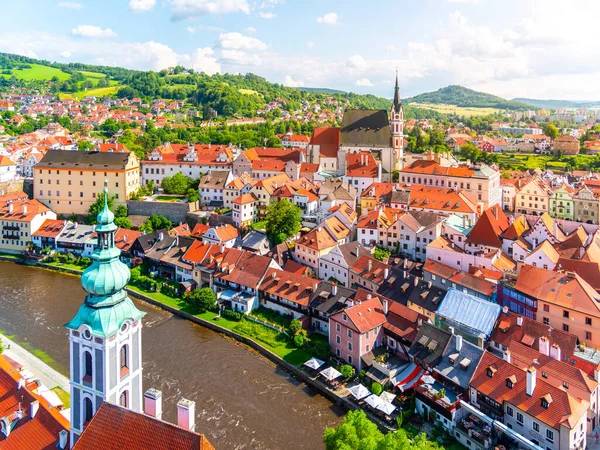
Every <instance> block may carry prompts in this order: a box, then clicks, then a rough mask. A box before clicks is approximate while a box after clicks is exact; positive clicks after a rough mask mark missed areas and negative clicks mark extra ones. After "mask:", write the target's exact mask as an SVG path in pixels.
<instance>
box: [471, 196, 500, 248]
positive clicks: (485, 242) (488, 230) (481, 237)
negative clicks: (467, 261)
mask: <svg viewBox="0 0 600 450" xmlns="http://www.w3.org/2000/svg"><path fill="white" fill-rule="evenodd" d="M508 227H509V225H508V218H507V217H506V215H505V214H504V211H502V208H501V207H500V205H493V206H491V207H489V208H488V209H486V210H485V211H484V212H483V214H482V215H481V217H479V219H478V220H477V222H475V226H473V228H472V229H471V231H470V232H469V235H468V236H467V243H468V244H473V245H482V246H486V247H494V248H502V241H501V240H500V235H501V234H502V233H503V232H504V231H505V230H506V229H507V228H508Z"/></svg>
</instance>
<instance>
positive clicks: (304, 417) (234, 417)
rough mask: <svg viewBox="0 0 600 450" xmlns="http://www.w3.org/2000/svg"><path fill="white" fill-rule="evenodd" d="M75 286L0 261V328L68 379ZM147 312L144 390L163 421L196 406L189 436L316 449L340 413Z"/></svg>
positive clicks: (217, 339) (172, 319) (227, 348)
mask: <svg viewBox="0 0 600 450" xmlns="http://www.w3.org/2000/svg"><path fill="white" fill-rule="evenodd" d="M83 298H84V291H83V289H82V288H81V285H80V279H79V278H78V277H74V276H68V275H63V274H60V273H55V272H51V271H47V270H42V269H38V268H31V267H26V266H20V265H17V264H13V263H10V262H2V261H0V329H2V330H3V331H4V332H5V333H7V334H11V335H15V337H16V339H17V340H18V341H25V342H28V343H29V344H30V345H32V346H33V347H35V348H37V349H40V350H43V351H44V352H46V353H47V354H48V355H49V356H50V357H51V358H53V359H54V360H55V361H56V362H57V363H58V364H59V365H60V366H61V369H60V370H61V372H62V373H64V374H65V375H66V376H68V375H69V373H68V364H69V355H68V336H67V332H66V330H65V329H64V328H63V324H65V323H66V322H68V321H69V320H70V319H71V318H72V317H73V315H74V314H75V312H76V311H77V308H78V307H79V305H80V304H81V303H82V301H83ZM135 303H136V305H137V307H138V308H139V309H140V310H142V311H144V312H146V313H147V314H146V316H145V317H144V329H143V334H142V346H143V358H144V365H143V367H144V390H146V389H148V388H150V387H153V388H157V389H160V390H161V391H162V392H163V419H165V420H167V421H169V422H176V420H177V407H176V404H177V401H178V400H179V399H180V398H181V397H185V398H188V399H190V400H194V401H195V402H196V430H197V431H198V432H200V433H204V434H205V435H206V436H207V437H208V438H209V440H210V441H211V443H212V444H213V445H214V446H215V448H216V449H217V450H221V449H317V448H323V444H322V434H323V430H324V428H325V427H326V426H332V425H335V424H337V423H339V422H340V421H341V419H342V414H343V413H344V411H343V410H342V409H341V408H338V407H336V406H334V405H333V404H332V403H331V402H330V401H329V400H327V399H325V398H324V397H322V396H320V395H319V394H318V393H316V392H314V390H313V389H311V388H309V387H307V386H306V385H304V384H302V383H299V382H298V381H296V380H295V379H293V378H292V377H290V376H289V375H287V374H286V373H285V372H284V371H282V370H281V369H279V368H277V367H275V366H274V365H273V364H272V363H271V362H270V361H268V360H266V359H264V358H263V357H261V356H259V355H257V354H255V353H254V352H252V351H251V350H250V349H249V348H248V347H246V346H243V345H241V344H238V343H237V342H235V341H232V340H230V339H227V338H225V337H223V336H221V335H220V334H218V333H215V332H213V331H211V330H208V329H205V328H203V327H201V326H198V325H195V324H192V323H190V322H188V321H186V320H184V319H180V318H178V317H177V316H173V315H172V314H170V313H167V312H165V311H162V310H160V309H157V308H154V307H152V306H150V305H147V304H145V303H143V302H139V301H135Z"/></svg>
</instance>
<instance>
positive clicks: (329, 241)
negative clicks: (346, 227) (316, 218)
mask: <svg viewBox="0 0 600 450" xmlns="http://www.w3.org/2000/svg"><path fill="white" fill-rule="evenodd" d="M337 243H338V242H337V240H335V239H334V237H333V236H332V235H331V233H330V232H329V231H328V230H327V229H326V228H325V227H322V226H318V227H316V228H314V229H312V230H311V231H309V232H308V233H306V234H305V235H304V236H302V237H301V238H300V239H298V240H297V241H296V245H303V246H305V247H308V248H310V249H313V250H324V249H326V248H331V247H335V246H336V245H337Z"/></svg>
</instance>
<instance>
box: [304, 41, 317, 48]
mask: <svg viewBox="0 0 600 450" xmlns="http://www.w3.org/2000/svg"><path fill="white" fill-rule="evenodd" d="M314 45H315V43H314V42H313V41H309V42H307V43H306V46H307V47H308V48H313V46H314Z"/></svg>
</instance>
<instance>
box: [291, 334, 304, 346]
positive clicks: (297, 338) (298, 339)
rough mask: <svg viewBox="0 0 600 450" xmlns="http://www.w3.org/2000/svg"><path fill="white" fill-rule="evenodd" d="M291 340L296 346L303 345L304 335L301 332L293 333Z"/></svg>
mask: <svg viewBox="0 0 600 450" xmlns="http://www.w3.org/2000/svg"><path fill="white" fill-rule="evenodd" d="M293 341H294V345H295V346H296V347H297V348H300V347H302V346H303V345H304V337H303V336H302V335H301V334H297V335H295V336H294V339H293Z"/></svg>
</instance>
